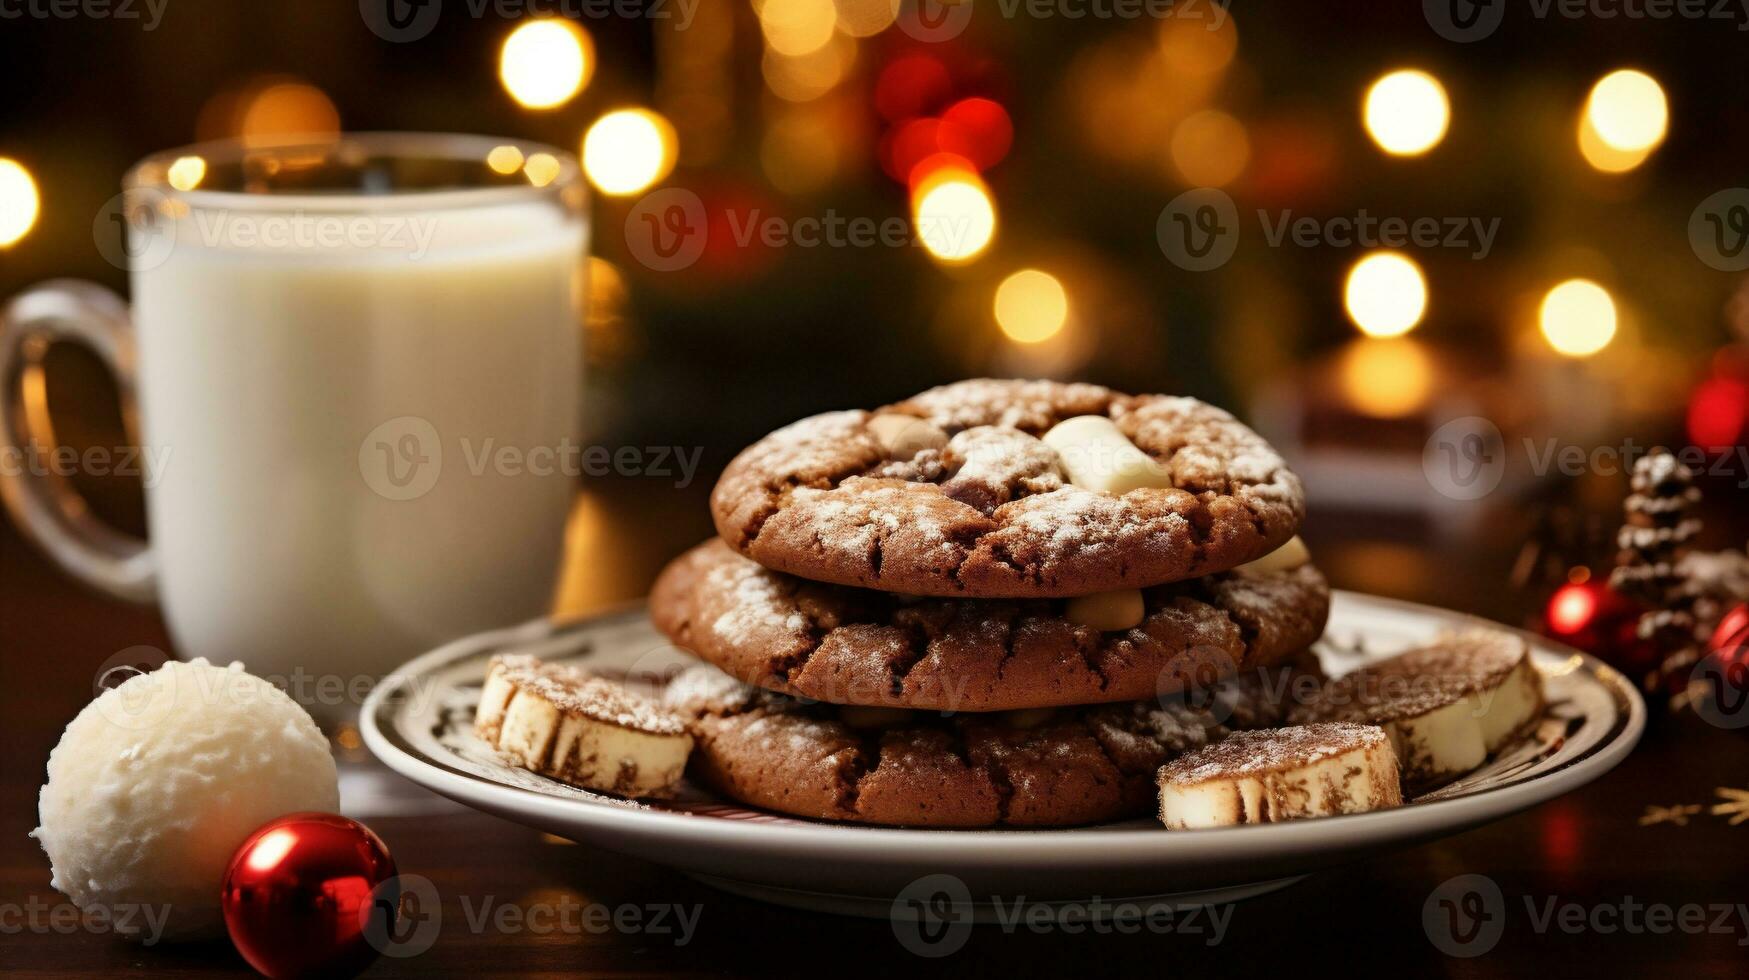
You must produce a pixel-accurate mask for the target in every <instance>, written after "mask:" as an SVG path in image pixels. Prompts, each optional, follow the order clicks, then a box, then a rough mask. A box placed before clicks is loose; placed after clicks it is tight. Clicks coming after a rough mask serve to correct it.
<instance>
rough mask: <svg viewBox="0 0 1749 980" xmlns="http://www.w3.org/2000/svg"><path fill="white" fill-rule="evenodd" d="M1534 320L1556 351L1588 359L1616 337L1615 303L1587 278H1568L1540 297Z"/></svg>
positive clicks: (1604, 290) (1603, 290) (1607, 293)
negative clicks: (1540, 301)
mask: <svg viewBox="0 0 1749 980" xmlns="http://www.w3.org/2000/svg"><path fill="white" fill-rule="evenodd" d="M1537 320H1538V323H1539V324H1540V326H1541V327H1542V332H1543V339H1545V340H1547V341H1548V342H1549V346H1550V347H1553V348H1554V349H1555V351H1556V352H1558V353H1561V354H1565V355H1567V356H1568V357H1590V356H1591V355H1593V354H1595V353H1597V352H1598V351H1600V350H1602V349H1604V348H1605V347H1608V346H1609V342H1610V341H1611V340H1613V339H1614V338H1615V320H1616V316H1615V300H1614V299H1612V298H1610V295H1609V290H1607V289H1604V288H1603V287H1602V286H1599V285H1598V284H1597V283H1594V282H1592V281H1591V280H1589V279H1569V280H1567V281H1566V282H1563V283H1561V284H1560V285H1558V286H1556V287H1555V288H1553V289H1551V290H1549V291H1548V294H1547V295H1545V296H1544V297H1543V302H1542V307H1541V309H1540V310H1539V311H1538V313H1537Z"/></svg>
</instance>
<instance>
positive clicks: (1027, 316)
mask: <svg viewBox="0 0 1749 980" xmlns="http://www.w3.org/2000/svg"><path fill="white" fill-rule="evenodd" d="M994 306H995V311H996V325H997V326H999V327H1001V328H1002V332H1003V333H1004V334H1006V335H1007V336H1008V339H1009V340H1012V341H1014V342H1015V343H1019V344H1039V343H1043V342H1045V341H1047V340H1049V339H1051V338H1052V337H1055V336H1056V335H1057V334H1058V333H1060V332H1061V331H1062V329H1063V324H1065V323H1067V322H1068V320H1069V294H1068V293H1067V292H1066V291H1065V290H1064V289H1063V284H1062V283H1061V282H1058V281H1057V277H1056V276H1053V275H1051V274H1050V273H1048V272H1044V271H1042V270H1039V269H1022V270H1020V271H1019V272H1016V273H1014V274H1013V275H1011V276H1009V277H1008V278H1007V279H1004V280H1002V284H1001V285H1000V286H997V287H996V300H995V303H994Z"/></svg>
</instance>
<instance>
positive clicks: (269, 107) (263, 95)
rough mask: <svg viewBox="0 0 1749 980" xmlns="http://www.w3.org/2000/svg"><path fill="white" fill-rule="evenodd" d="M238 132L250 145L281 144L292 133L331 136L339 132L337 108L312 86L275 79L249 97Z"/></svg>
mask: <svg viewBox="0 0 1749 980" xmlns="http://www.w3.org/2000/svg"><path fill="white" fill-rule="evenodd" d="M238 132H239V133H240V134H241V135H242V137H243V141H244V142H245V143H248V144H250V145H252V146H266V145H272V144H275V143H283V142H285V140H286V138H287V137H294V136H295V137H317V136H333V135H335V134H337V133H339V132H340V110H338V109H336V108H335V107H334V101H333V100H332V99H330V98H328V96H327V94H326V93H324V92H323V91H322V90H321V89H319V88H317V87H315V86H314V85H308V84H305V83H303V82H275V83H273V84H271V85H268V86H267V87H266V88H263V89H261V90H260V91H258V92H255V93H254V94H252V95H251V96H249V101H248V104H247V105H246V106H245V107H244V109H243V113H242V116H241V117H240V119H239V122H238Z"/></svg>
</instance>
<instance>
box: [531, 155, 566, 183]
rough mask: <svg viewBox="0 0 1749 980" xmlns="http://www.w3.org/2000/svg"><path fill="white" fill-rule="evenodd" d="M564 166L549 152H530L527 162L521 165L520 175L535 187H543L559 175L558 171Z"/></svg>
mask: <svg viewBox="0 0 1749 980" xmlns="http://www.w3.org/2000/svg"><path fill="white" fill-rule="evenodd" d="M563 169H564V167H563V166H562V165H561V164H560V163H559V158H558V157H556V156H553V155H552V154H551V153H535V154H531V155H530V156H529V158H528V162H527V163H525V164H523V165H522V175H523V176H524V177H527V178H528V182H529V183H531V184H533V185H534V186H536V187H545V186H547V185H548V184H550V183H552V182H553V181H555V180H557V179H558V177H559V171H560V170H563Z"/></svg>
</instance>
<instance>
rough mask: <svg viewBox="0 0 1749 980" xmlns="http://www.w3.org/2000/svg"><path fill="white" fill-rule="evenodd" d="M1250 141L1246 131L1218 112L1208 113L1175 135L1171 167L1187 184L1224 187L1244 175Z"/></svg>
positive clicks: (1181, 125) (1189, 120) (1197, 116)
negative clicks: (1176, 170) (1173, 167)
mask: <svg viewBox="0 0 1749 980" xmlns="http://www.w3.org/2000/svg"><path fill="white" fill-rule="evenodd" d="M1250 160H1251V141H1250V139H1248V138H1247V137H1246V135H1245V127H1244V125H1243V124H1241V123H1240V122H1239V120H1237V119H1234V118H1233V117H1232V116H1229V115H1227V114H1226V113H1224V112H1222V111H1220V110H1219V109H1206V110H1204V111H1202V112H1199V113H1196V114H1195V115H1193V116H1190V117H1189V118H1187V119H1185V120H1184V121H1183V122H1180V123H1179V124H1178V127H1177V128H1176V129H1174V130H1173V131H1172V164H1173V166H1175V167H1177V168H1178V173H1179V175H1180V176H1181V177H1183V178H1184V181H1185V183H1187V184H1191V185H1193V186H1197V187H1221V186H1223V185H1225V184H1229V183H1231V182H1232V181H1233V179H1234V178H1236V177H1238V176H1239V175H1240V174H1241V173H1244V171H1245V164H1246V163H1248V162H1250Z"/></svg>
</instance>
